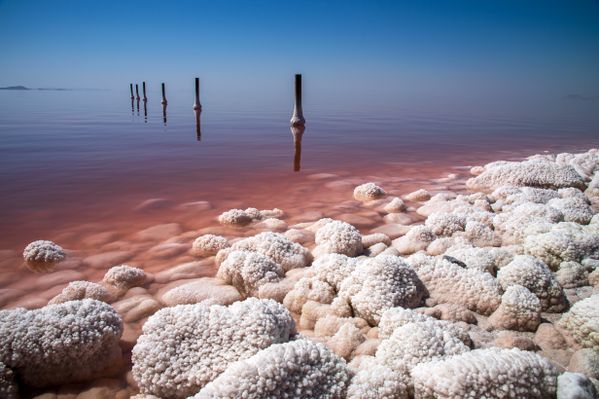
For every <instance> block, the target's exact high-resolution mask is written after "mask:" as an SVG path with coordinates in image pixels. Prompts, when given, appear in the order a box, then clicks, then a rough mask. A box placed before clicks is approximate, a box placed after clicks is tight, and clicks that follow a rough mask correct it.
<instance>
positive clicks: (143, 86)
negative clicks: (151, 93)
mask: <svg viewBox="0 0 599 399" xmlns="http://www.w3.org/2000/svg"><path fill="white" fill-rule="evenodd" d="M141 84H142V90H143V93H144V101H148V96H146V82H141Z"/></svg>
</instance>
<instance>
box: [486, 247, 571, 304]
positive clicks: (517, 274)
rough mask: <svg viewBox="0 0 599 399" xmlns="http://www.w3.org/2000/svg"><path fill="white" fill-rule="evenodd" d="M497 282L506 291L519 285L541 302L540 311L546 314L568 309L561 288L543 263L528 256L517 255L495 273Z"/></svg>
mask: <svg viewBox="0 0 599 399" xmlns="http://www.w3.org/2000/svg"><path fill="white" fill-rule="evenodd" d="M497 280H498V281H499V283H500V284H501V286H502V287H503V289H507V288H508V287H509V286H511V285H515V284H517V285H521V286H523V287H525V288H527V289H528V290H530V291H531V292H532V293H533V294H535V295H536V296H537V297H538V298H539V300H540V301H541V309H542V310H543V311H548V312H561V311H563V310H565V309H567V307H568V301H567V299H566V296H565V295H564V291H563V290H562V287H561V286H560V285H559V283H558V282H557V280H556V279H555V277H554V276H553V274H552V273H551V270H549V268H548V267H547V265H546V264H545V263H543V262H542V261H540V260H539V259H536V258H535V257H533V256H529V255H518V256H516V257H514V259H513V260H512V261H511V262H510V263H509V264H508V265H507V266H505V267H503V268H502V269H501V270H499V272H498V273H497Z"/></svg>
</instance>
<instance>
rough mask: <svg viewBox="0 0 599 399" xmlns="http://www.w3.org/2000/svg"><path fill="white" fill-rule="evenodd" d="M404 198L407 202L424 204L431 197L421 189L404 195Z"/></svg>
mask: <svg viewBox="0 0 599 399" xmlns="http://www.w3.org/2000/svg"><path fill="white" fill-rule="evenodd" d="M404 198H405V199H406V200H408V201H415V202H424V201H428V200H429V199H431V195H430V193H429V192H428V191H426V190H425V189H422V188H421V189H419V190H416V191H413V192H411V193H409V194H406V195H405V196H404Z"/></svg>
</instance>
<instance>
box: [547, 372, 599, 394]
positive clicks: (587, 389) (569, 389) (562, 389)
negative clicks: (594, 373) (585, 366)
mask: <svg viewBox="0 0 599 399" xmlns="http://www.w3.org/2000/svg"><path fill="white" fill-rule="evenodd" d="M557 399H597V390H596V389H595V386H594V385H593V382H592V381H591V380H590V379H589V378H588V377H586V376H585V375H584V374H580V373H569V372H565V373H563V374H561V375H560V376H559V377H557Z"/></svg>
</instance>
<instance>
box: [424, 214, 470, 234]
mask: <svg viewBox="0 0 599 399" xmlns="http://www.w3.org/2000/svg"><path fill="white" fill-rule="evenodd" d="M466 221H467V220H466V216H465V215H460V214H454V213H449V212H435V213H432V214H430V215H429V217H428V218H427V219H426V222H425V223H424V224H425V225H426V226H428V227H430V229H431V231H432V232H433V234H435V235H438V236H450V235H452V234H453V233H455V232H456V231H464V229H465V228H466Z"/></svg>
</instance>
